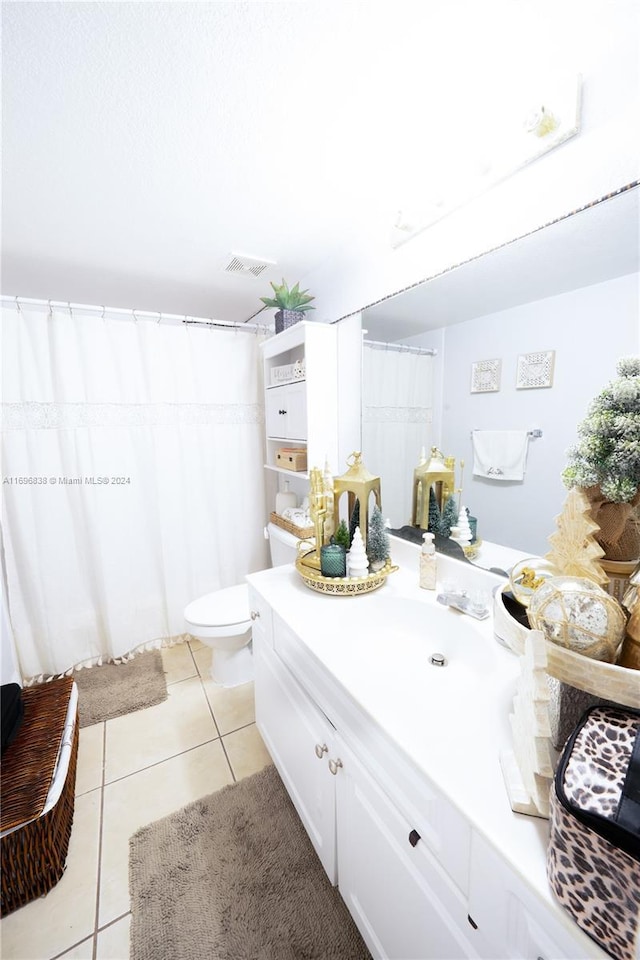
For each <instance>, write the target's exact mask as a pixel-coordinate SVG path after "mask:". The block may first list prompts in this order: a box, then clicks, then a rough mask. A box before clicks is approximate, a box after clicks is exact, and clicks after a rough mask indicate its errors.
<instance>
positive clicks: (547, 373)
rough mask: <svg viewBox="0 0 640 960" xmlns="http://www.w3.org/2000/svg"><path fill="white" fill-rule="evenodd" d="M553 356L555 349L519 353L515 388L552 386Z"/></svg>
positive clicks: (534, 388)
mask: <svg viewBox="0 0 640 960" xmlns="http://www.w3.org/2000/svg"><path fill="white" fill-rule="evenodd" d="M555 356H556V352H555V350H542V351H540V352H539V353H521V354H520V356H519V357H518V372H517V374H516V389H517V390H537V389H538V388H539V387H551V386H553V365H554V362H555Z"/></svg>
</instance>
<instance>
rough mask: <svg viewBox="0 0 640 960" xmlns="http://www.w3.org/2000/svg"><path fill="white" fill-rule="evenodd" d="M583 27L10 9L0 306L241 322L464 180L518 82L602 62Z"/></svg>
mask: <svg viewBox="0 0 640 960" xmlns="http://www.w3.org/2000/svg"><path fill="white" fill-rule="evenodd" d="M600 7H602V4H600ZM545 10H546V11H547V13H548V15H549V16H551V13H552V11H554V10H555V11H556V12H555V14H553V21H552V26H551V25H550V21H547V20H546V19H545ZM594 10H597V5H595V6H594V4H592V3H589V2H583V3H579V4H576V3H573V2H567V3H566V4H565V5H563V6H561V5H558V4H545V3H529V2H525V0H522V2H520V3H518V4H514V3H513V2H512V0H504V2H498V0H492V2H491V3H482V4H478V3H440V2H435V0H433V2H425V0H423V2H421V3H419V2H402V0H400V2H366V3H353V2H338V3H336V2H331V0H328V2H320V0H318V2H315V0H311V2H250V3H242V2H228V3H226V2H223V3H171V2H168V3H166V2H162V3H161V2H138V3H128V2H122V3H97V2H88V3H84V2H80V3H74V2H65V3H57V2H46V3H40V2H29V3H12V2H5V3H4V4H3V7H2V18H3V140H4V156H3V224H2V226H3V247H4V249H3V293H6V294H14V295H15V294H18V295H21V296H25V297H30V296H31V297H43V298H52V299H61V300H73V301H76V302H78V301H79V302H89V303H106V304H107V305H109V306H123V307H135V308H138V309H141V310H144V309H148V310H162V311H164V312H176V313H189V314H192V315H199V316H216V317H218V318H219V319H225V320H245V319H247V318H248V317H250V316H251V315H252V314H253V313H255V311H256V309H258V308H259V306H260V304H259V300H258V298H259V296H260V295H262V294H265V293H268V280H269V279H279V278H280V277H281V276H283V275H284V276H286V277H287V279H288V280H289V281H290V282H293V281H296V280H298V279H299V278H304V276H305V275H306V274H308V273H310V272H311V271H312V270H314V269H316V268H317V267H318V266H319V265H320V264H321V263H322V262H323V261H325V260H326V259H327V258H330V257H334V256H336V255H337V252H338V251H339V250H340V246H341V245H343V244H345V243H348V240H349V237H350V236H354V235H356V234H357V233H358V231H366V230H369V229H372V228H373V227H374V226H379V224H380V223H381V222H382V223H384V222H391V219H392V217H393V213H394V211H395V210H396V209H397V207H398V203H399V202H400V201H401V200H402V194H403V192H404V194H405V195H406V194H407V192H408V191H409V192H411V191H415V190H418V189H421V188H422V189H428V188H432V187H433V184H434V182H435V180H437V179H438V177H443V176H445V175H446V174H447V171H449V174H451V171H453V172H454V173H455V172H456V171H457V170H458V169H459V167H460V164H461V163H462V164H463V165H464V160H465V157H464V156H463V154H464V151H461V150H460V148H459V144H460V142H461V137H467V138H470V141H471V142H474V141H475V142H477V141H478V140H481V139H482V137H483V136H484V135H485V134H486V135H490V133H491V131H492V130H493V129H494V124H495V117H496V115H499V113H500V110H499V109H498V110H496V109H495V108H496V105H497V104H498V105H499V103H502V101H501V100H500V98H501V97H504V96H506V91H507V90H508V89H510V88H512V87H513V85H514V78H517V77H526V78H529V79H531V77H532V76H534V75H538V74H540V73H544V71H545V70H546V69H547V68H550V67H554V66H557V65H558V63H560V62H562V64H563V66H565V67H568V68H569V69H581V70H582V71H583V72H584V71H585V69H586V70H587V73H588V70H589V69H590V68H591V67H593V66H594V64H596V63H597V61H598V59H599V58H602V57H605V56H611V51H610V50H608V49H607V40H606V39H605V40H604V41H603V40H602V37H601V35H600V31H599V30H597V29H596V25H597V17H596V15H595V14H594V13H593V12H592V11H594ZM505 38H506V41H505ZM505 76H508V77H509V78H510V82H509V83H508V84H505V83H504V78H505ZM481 81H482V82H481ZM445 93H446V96H445ZM611 109H612V111H615V109H616V105H615V104H612V106H611ZM454 148H455V149H454ZM413 195H415V193H414V194H413ZM232 251H233V252H235V253H241V254H246V255H250V256H255V257H261V258H262V257H263V258H266V259H269V260H273V261H276V263H277V266H276V267H275V268H274V269H273V270H272V271H270V272H269V273H265V274H263V275H262V277H261V278H260V279H259V280H246V279H242V278H239V277H235V276H228V275H225V274H223V273H221V265H222V264H223V262H224V261H225V259H226V258H227V257H228V254H229V253H230V252H232Z"/></svg>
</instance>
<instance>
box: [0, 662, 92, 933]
mask: <svg viewBox="0 0 640 960" xmlns="http://www.w3.org/2000/svg"><path fill="white" fill-rule="evenodd" d="M72 686H73V678H72V677H64V678H63V679H62V680H53V681H51V682H50V683H45V684H40V685H38V686H35V687H29V688H28V689H26V690H24V691H23V698H24V707H25V716H24V722H23V724H22V726H21V728H20V732H19V733H18V736H17V738H16V740H15V741H14V742H13V743H12V744H11V746H10V747H8V749H7V751H6V752H5V754H4V756H3V758H2V814H1V818H2V819H1V822H0V828H1V829H2V830H8V829H9V828H11V827H15V826H17V825H18V824H21V823H23V824H24V826H19V827H18V829H17V830H13V832H12V833H9V834H7V836H5V837H2V840H1V841H0V854H1V856H2V899H1V903H0V915H1V916H3V917H4V916H6V915H7V914H8V913H11V912H12V911H13V910H17V909H18V907H22V906H24V905H25V904H26V903H29V902H30V901H31V900H35V898H36V897H41V896H43V895H44V894H45V893H48V892H49V891H50V890H51V888H52V887H54V886H55V884H56V883H57V882H58V880H60V878H61V877H62V874H63V873H64V868H65V862H66V859H67V851H68V849H69V838H70V836H71V826H72V823H73V810H74V798H75V784H76V766H77V759H78V738H79V731H78V727H79V724H78V718H77V716H76V723H75V727H74V733H73V742H72V749H71V756H70V758H69V769H68V770H67V776H66V779H65V783H64V787H63V790H62V793H61V795H60V798H59V800H58V802H57V803H56V804H55V806H54V807H52V809H51V810H49V811H48V813H45V814H44V816H42V815H41V812H42V810H43V809H44V806H45V803H46V798H47V794H48V792H49V788H50V786H51V782H52V780H53V775H54V771H55V765H56V760H57V756H58V750H59V746H60V739H61V736H62V733H63V730H64V725H65V720H66V715H67V709H68V705H69V698H70V696H71V689H72Z"/></svg>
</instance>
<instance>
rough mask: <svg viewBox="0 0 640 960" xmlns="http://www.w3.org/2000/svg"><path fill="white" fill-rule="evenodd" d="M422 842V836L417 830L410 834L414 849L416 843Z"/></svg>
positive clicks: (410, 841)
mask: <svg viewBox="0 0 640 960" xmlns="http://www.w3.org/2000/svg"><path fill="white" fill-rule="evenodd" d="M418 840H420V834H419V833H418V831H417V830H412V831H411V833H410V834H409V843H410V844H411V846H412V847H415V845H416V843H417V842H418Z"/></svg>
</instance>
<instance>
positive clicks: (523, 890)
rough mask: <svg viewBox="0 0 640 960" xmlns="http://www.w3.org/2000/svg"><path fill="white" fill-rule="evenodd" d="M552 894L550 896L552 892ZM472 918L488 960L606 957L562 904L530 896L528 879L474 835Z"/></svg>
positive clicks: (593, 958)
mask: <svg viewBox="0 0 640 960" xmlns="http://www.w3.org/2000/svg"><path fill="white" fill-rule="evenodd" d="M523 869H525V867H524V865H523ZM549 895H550V897H551V898H552V894H551V892H549ZM469 916H470V917H472V918H473V921H474V923H476V924H477V926H478V930H479V931H480V932H481V933H482V935H483V938H484V939H485V940H486V941H488V942H489V945H490V951H489V953H488V954H487V960H510V958H512V957H518V958H521V960H558V958H563V960H585V957H589V958H590V960H599V958H602V960H606V958H607V954H606V953H604V952H603V951H602V950H601V949H600V947H599V946H598V945H597V944H596V943H595V942H594V941H593V940H591V938H590V937H588V936H587V935H586V934H584V933H583V932H582V930H581V929H580V928H579V927H578V925H577V924H576V923H574V921H573V920H572V919H571V917H570V916H569V915H568V914H566V913H565V912H564V911H563V910H562V908H561V907H560V906H559V905H556V904H555V902H551V903H548V904H545V903H544V901H543V900H541V899H540V898H539V897H537V896H536V895H535V894H534V893H532V891H531V890H530V889H529V888H528V886H527V884H526V882H525V880H524V879H523V878H522V877H521V876H520V875H519V874H517V873H516V872H515V871H514V870H512V869H511V867H509V866H508V865H507V864H506V863H505V861H504V860H503V858H502V857H501V856H500V855H499V854H498V853H497V852H496V851H495V850H494V848H493V847H492V846H491V845H490V844H489V843H488V842H487V841H486V840H484V838H483V837H481V836H480V835H479V834H477V833H476V832H475V831H474V832H473V839H472V844H471V873H470V881H469Z"/></svg>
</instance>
